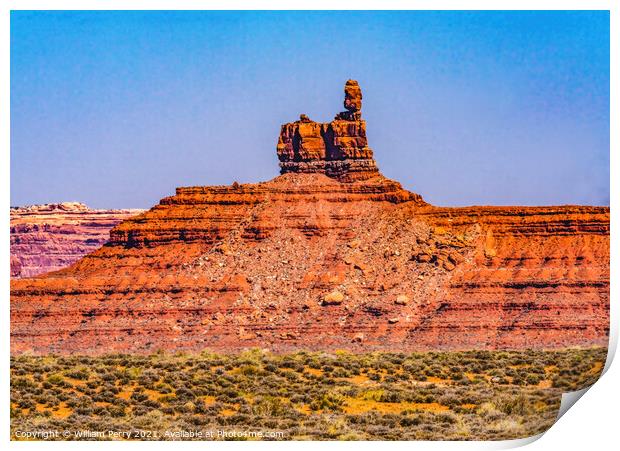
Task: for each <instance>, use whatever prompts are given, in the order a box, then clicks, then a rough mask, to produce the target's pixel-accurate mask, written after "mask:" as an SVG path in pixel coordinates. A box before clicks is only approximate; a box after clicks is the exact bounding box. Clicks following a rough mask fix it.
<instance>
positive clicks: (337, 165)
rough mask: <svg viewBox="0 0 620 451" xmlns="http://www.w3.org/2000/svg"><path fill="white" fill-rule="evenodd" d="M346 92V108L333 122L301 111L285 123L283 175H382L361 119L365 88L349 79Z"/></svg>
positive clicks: (280, 149)
mask: <svg viewBox="0 0 620 451" xmlns="http://www.w3.org/2000/svg"><path fill="white" fill-rule="evenodd" d="M344 91H345V100H344V106H345V109H346V111H344V112H342V113H339V114H337V115H336V117H335V119H334V120H333V121H332V122H329V123H325V124H322V123H318V122H314V121H312V120H311V119H310V118H308V116H306V115H305V114H302V115H301V116H300V118H299V120H298V121H296V122H291V123H288V124H284V125H282V129H281V131H280V137H279V139H278V145H277V153H278V158H279V160H280V168H281V173H282V174H286V173H289V172H293V173H320V174H325V175H327V176H329V177H332V178H335V179H337V180H339V181H343V182H351V181H354V180H366V179H369V178H372V177H376V176H377V175H378V174H379V170H378V168H377V165H376V163H375V160H374V158H373V153H372V150H371V149H370V148H369V147H368V140H367V139H366V121H364V120H362V111H361V109H362V91H361V89H360V87H359V85H358V83H357V81H355V80H348V81H347V83H346V84H345V89H344Z"/></svg>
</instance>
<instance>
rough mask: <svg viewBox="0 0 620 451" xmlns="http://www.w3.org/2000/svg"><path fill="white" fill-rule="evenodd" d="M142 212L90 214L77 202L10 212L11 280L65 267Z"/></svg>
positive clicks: (38, 206) (101, 211)
mask: <svg viewBox="0 0 620 451" xmlns="http://www.w3.org/2000/svg"><path fill="white" fill-rule="evenodd" d="M142 211H143V210H93V209H90V208H88V207H87V206H86V205H84V204H81V203H79V202H64V203H61V204H44V205H31V206H28V207H12V208H11V277H14V278H19V277H32V276H36V275H38V274H44V273H46V272H50V271H56V270H58V269H61V268H64V267H67V266H69V265H71V264H72V263H74V262H76V261H77V260H79V259H80V258H81V257H83V256H84V255H86V254H88V253H90V252H92V251H94V250H97V249H98V248H100V247H101V246H102V245H103V244H104V243H105V242H106V241H108V238H109V236H110V229H111V228H112V227H114V226H115V225H116V224H118V223H119V222H121V221H123V220H125V219H127V218H130V217H131V216H133V215H136V214H138V213H141V212H142Z"/></svg>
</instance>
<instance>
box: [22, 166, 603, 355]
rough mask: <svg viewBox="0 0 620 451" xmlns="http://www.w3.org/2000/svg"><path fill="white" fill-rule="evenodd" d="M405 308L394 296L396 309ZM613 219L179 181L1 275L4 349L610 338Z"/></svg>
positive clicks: (280, 184) (432, 344)
mask: <svg viewBox="0 0 620 451" xmlns="http://www.w3.org/2000/svg"><path fill="white" fill-rule="evenodd" d="M405 300H406V301H405ZM608 304H609V209H608V208H605V207H573V206H563V207H536V208H532V207H523V208H521V207H518V208H517V207H468V208H438V207H433V206H430V205H428V204H426V203H425V202H424V201H423V200H422V199H421V198H420V197H419V196H418V195H415V194H412V193H409V192H407V191H405V190H403V189H402V188H401V187H400V185H399V184H398V183H396V182H393V181H390V180H387V179H385V178H382V177H377V178H375V179H370V180H368V181H365V182H356V183H340V182H338V181H335V180H333V179H331V178H329V177H327V176H325V175H321V174H306V175H303V174H286V175H283V176H280V177H278V178H276V179H274V180H272V181H271V182H266V183H260V184H254V185H234V186H228V187H191V188H179V189H178V190H177V194H176V195H175V196H172V197H168V198H165V199H163V200H162V201H161V203H160V204H159V205H157V206H156V207H154V208H152V209H151V210H149V211H148V212H145V213H143V214H141V215H139V216H137V217H134V218H132V219H130V220H127V221H125V222H123V223H121V224H119V225H118V226H117V227H115V228H114V229H113V230H112V232H111V240H110V242H109V243H108V244H106V245H105V246H103V247H102V248H101V249H99V250H97V251H96V252H94V253H92V254H89V255H88V256H86V257H84V258H83V259H82V260H80V261H79V262H78V263H77V264H75V265H74V266H72V267H70V268H67V269H64V270H62V271H59V272H56V273H53V274H49V275H47V276H44V277H41V278H35V279H24V280H18V281H13V282H12V297H11V315H12V316H11V322H12V333H11V340H12V341H11V344H12V351H13V352H17V353H19V352H25V351H29V352H35V353H45V352H59V353H66V352H85V353H102V352H110V351H132V352H133V351H137V352H153V351H155V350H157V349H168V350H179V349H185V350H200V349H205V348H209V349H214V350H220V351H228V350H238V349H242V348H248V347H264V348H270V349H273V350H275V351H287V350H292V349H349V350H352V351H359V352H362V351H369V350H373V349H389V350H399V351H405V350H420V349H466V348H467V349H469V348H484V349H500V348H518V347H531V348H553V347H565V346H580V345H591V344H605V343H606V340H607V333H608V327H609V322H608Z"/></svg>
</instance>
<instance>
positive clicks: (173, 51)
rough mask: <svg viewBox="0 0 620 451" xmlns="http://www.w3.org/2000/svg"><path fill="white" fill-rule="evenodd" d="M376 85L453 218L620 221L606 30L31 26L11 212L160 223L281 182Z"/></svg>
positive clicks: (397, 141)
mask: <svg viewBox="0 0 620 451" xmlns="http://www.w3.org/2000/svg"><path fill="white" fill-rule="evenodd" d="M348 78H354V79H357V80H358V81H359V82H360V85H361V87H362V90H363V92H364V107H363V116H364V118H365V119H366V120H367V133H368V139H369V143H370V146H371V147H372V148H373V149H374V151H375V156H376V159H377V162H378V164H379V167H380V169H381V171H382V172H383V173H384V175H386V176H387V177H390V178H393V179H396V180H398V181H400V182H401V183H402V184H403V185H404V186H405V187H406V188H408V189H410V190H412V191H415V192H418V193H420V194H422V195H423V196H424V198H425V199H426V200H427V201H429V202H431V203H433V204H437V205H447V206H448V205H455V206H456V205H483V204H487V205H491V204H495V205H517V204H519V205H548V204H596V205H608V204H609V14H608V13H607V12H588V11H575V12H543V11H535V12H507V11H506V12H192V11H190V12H105V11H104V12H99V11H88V12H19V11H18V12H12V14H11V204H12V205H24V204H32V203H44V202H60V201H73V200H75V201H82V202H85V203H87V204H88V205H90V206H92V207H96V208H123V207H150V206H152V205H154V204H156V203H157V202H158V201H159V199H160V198H162V197H164V196H167V195H170V194H173V193H174V188H175V187H177V186H187V185H213V184H229V183H232V182H233V181H235V180H236V181H239V182H256V181H261V180H268V179H271V178H273V177H274V176H276V175H277V174H278V167H277V158H276V153H275V146H276V141H277V137H278V133H279V128H280V124H282V123H284V122H289V121H293V120H296V119H297V118H298V117H299V114H300V113H306V114H308V115H309V116H310V117H311V118H312V119H314V120H317V121H321V122H325V121H329V120H331V119H332V118H333V116H334V114H335V113H337V112H338V111H340V110H342V99H343V85H344V82H345V81H346V80H347V79H348Z"/></svg>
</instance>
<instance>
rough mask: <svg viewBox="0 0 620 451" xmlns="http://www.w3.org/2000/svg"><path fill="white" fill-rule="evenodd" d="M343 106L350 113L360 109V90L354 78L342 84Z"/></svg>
mask: <svg viewBox="0 0 620 451" xmlns="http://www.w3.org/2000/svg"><path fill="white" fill-rule="evenodd" d="M344 107H345V108H346V110H347V111H350V112H351V113H356V112H358V111H362V90H361V89H360V85H359V84H358V83H357V81H355V80H347V82H346V84H345V85H344Z"/></svg>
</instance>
